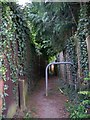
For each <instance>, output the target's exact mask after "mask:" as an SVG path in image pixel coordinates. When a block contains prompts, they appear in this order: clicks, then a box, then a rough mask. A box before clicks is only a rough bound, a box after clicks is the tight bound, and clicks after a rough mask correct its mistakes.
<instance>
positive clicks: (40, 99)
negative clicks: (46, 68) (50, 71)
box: [28, 77, 69, 118]
mask: <svg viewBox="0 0 90 120" xmlns="http://www.w3.org/2000/svg"><path fill="white" fill-rule="evenodd" d="M57 84H58V80H57V78H56V77H53V78H51V79H49V95H48V96H47V97H46V96H45V80H41V81H40V82H39V84H38V86H37V87H36V88H35V90H34V91H33V92H32V95H31V96H30V99H29V102H28V109H29V110H30V111H31V112H32V115H33V117H34V118H68V115H69V114H68V112H67V111H66V109H65V102H66V101H67V98H66V97H65V96H64V95H63V94H62V93H60V91H59V89H58V85H57Z"/></svg>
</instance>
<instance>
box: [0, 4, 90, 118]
mask: <svg viewBox="0 0 90 120" xmlns="http://www.w3.org/2000/svg"><path fill="white" fill-rule="evenodd" d="M0 11H1V19H0V23H1V24H0V26H1V28H0V79H1V80H2V81H3V83H4V85H3V86H4V90H3V95H2V100H3V106H2V112H1V113H3V114H2V115H1V116H3V117H9V110H12V106H14V109H16V108H17V106H18V101H19V106H20V107H21V108H23V107H24V101H23V99H25V100H26V99H27V96H29V95H30V93H31V90H32V89H33V87H34V86H35V85H36V84H37V82H38V81H39V79H40V78H42V77H45V68H46V65H47V64H48V63H49V62H52V61H57V62H62V61H64V62H65V61H68V62H72V63H73V65H74V68H73V69H72V68H71V67H70V66H68V65H67V66H57V67H56V68H55V70H56V74H57V75H58V77H59V79H60V84H61V87H62V89H63V90H64V89H65V88H66V87H67V89H68V92H71V91H70V89H71V90H73V84H74V83H75V84H76V89H75V90H73V91H74V92H73V93H75V94H74V97H73V99H74V100H76V101H77V98H78V97H79V96H80V97H81V100H82V102H81V100H80V98H78V99H79V100H78V101H79V102H77V103H76V108H73V107H72V106H71V107H72V111H71V115H70V117H71V118H75V117H77V118H78V117H80V118H83V117H86V118H87V117H88V116H89V115H90V114H88V112H90V100H89V98H90V92H89V87H90V83H89V82H88V81H89V78H90V75H89V72H90V68H89V58H88V51H87V43H86V38H87V37H88V36H89V35H90V3H88V2H87V3H71V2H70V3H63V2H60V3H58V2H55V3H53V2H46V3H45V2H36V3H35V2H33V3H32V4H31V3H27V4H26V6H25V7H23V8H22V6H20V5H18V4H16V3H14V2H0ZM72 81H74V82H73V84H72ZM19 84H22V86H23V85H24V88H22V87H21V88H20V89H21V90H22V91H23V93H24V96H25V98H22V100H19V97H20V96H19V93H18V86H19ZM78 93H79V94H78ZM70 95H71V96H72V93H70ZM75 96H76V97H75ZM21 97H22V96H21ZM74 102H75V101H74ZM20 104H21V105H20ZM22 104H23V106H22ZM67 106H68V105H67ZM78 109H80V110H81V111H78ZM74 110H76V112H75V111H74ZM13 114H14V113H13ZM89 117H90V116H89Z"/></svg>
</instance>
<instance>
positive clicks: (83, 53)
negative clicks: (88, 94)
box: [77, 4, 90, 77]
mask: <svg viewBox="0 0 90 120" xmlns="http://www.w3.org/2000/svg"><path fill="white" fill-rule="evenodd" d="M87 7H88V5H86V4H84V5H82V6H81V9H80V16H79V21H78V28H77V37H78V40H79V41H78V42H79V46H80V47H79V49H80V66H81V75H83V77H86V76H87V75H88V71H87V70H88V53H87V45H86V41H85V40H86V36H87V35H88V32H89V29H88V26H89V24H90V23H89V18H88V15H87Z"/></svg>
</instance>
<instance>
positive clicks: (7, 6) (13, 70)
mask: <svg viewBox="0 0 90 120" xmlns="http://www.w3.org/2000/svg"><path fill="white" fill-rule="evenodd" d="M0 5H1V6H2V18H1V21H2V24H1V31H2V32H1V36H2V39H1V41H0V45H1V46H0V48H1V49H0V50H1V52H0V58H1V59H0V60H1V62H2V67H0V71H2V78H3V81H4V96H3V110H5V109H6V106H5V96H8V97H9V95H8V94H7V91H6V90H7V89H8V88H9V87H10V86H7V85H6V84H5V81H8V80H12V83H13V84H14V85H15V87H17V83H18V82H17V80H18V79H19V76H20V75H23V74H24V71H25V70H24V68H25V67H26V63H25V61H26V41H27V39H29V33H28V32H29V31H28V29H27V26H26V23H25V19H24V17H23V14H22V10H21V9H20V7H19V6H18V5H17V4H16V3H8V2H6V3H0ZM7 65H9V67H7ZM8 71H10V76H8V77H7V72H8ZM15 87H14V94H16V91H15V90H17V88H15ZM15 98H16V96H15Z"/></svg>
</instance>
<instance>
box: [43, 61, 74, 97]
mask: <svg viewBox="0 0 90 120" xmlns="http://www.w3.org/2000/svg"><path fill="white" fill-rule="evenodd" d="M52 64H53V65H57V64H70V65H72V66H73V63H72V62H52V63H49V64H48V65H47V66H46V70H45V77H46V96H48V68H49V66H50V65H52Z"/></svg>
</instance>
